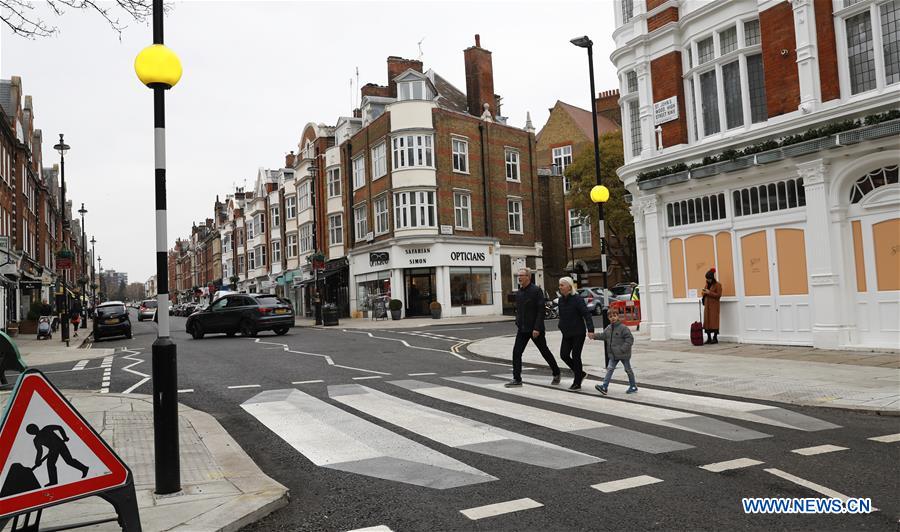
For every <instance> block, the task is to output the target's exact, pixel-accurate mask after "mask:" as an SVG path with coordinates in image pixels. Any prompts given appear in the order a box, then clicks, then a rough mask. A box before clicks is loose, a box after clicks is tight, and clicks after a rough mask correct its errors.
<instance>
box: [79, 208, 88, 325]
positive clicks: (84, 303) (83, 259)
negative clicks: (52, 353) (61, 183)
mask: <svg viewBox="0 0 900 532" xmlns="http://www.w3.org/2000/svg"><path fill="white" fill-rule="evenodd" d="M78 214H80V215H81V295H80V296H79V297H80V298H81V311H82V313H83V314H84V315H85V316H87V312H86V308H87V296H86V294H87V290H85V286H84V285H85V281H87V244H86V243H85V240H84V215H85V214H87V209H85V208H84V203H82V204H81V208H80V209H78ZM81 328H82V329H87V319H83V320H81Z"/></svg>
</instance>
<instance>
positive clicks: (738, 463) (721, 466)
mask: <svg viewBox="0 0 900 532" xmlns="http://www.w3.org/2000/svg"><path fill="white" fill-rule="evenodd" d="M762 463H763V462H760V461H759V460H754V459H752V458H738V459H736V460H728V461H727V462H716V463H714V464H706V465H704V466H700V469H705V470H707V471H711V472H713V473H721V472H722V471H731V470H732V469H741V468H744V467H751V466H755V465H759V464H762Z"/></svg>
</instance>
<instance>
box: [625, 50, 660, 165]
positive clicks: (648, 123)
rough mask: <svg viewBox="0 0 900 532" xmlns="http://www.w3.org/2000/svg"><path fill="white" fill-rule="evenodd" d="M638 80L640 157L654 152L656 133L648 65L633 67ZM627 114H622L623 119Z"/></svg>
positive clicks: (642, 64) (641, 64)
mask: <svg viewBox="0 0 900 532" xmlns="http://www.w3.org/2000/svg"><path fill="white" fill-rule="evenodd" d="M634 73H635V74H636V75H637V81H638V98H640V102H639V103H640V116H641V155H640V156H641V158H644V157H648V156H651V155H653V154H655V153H656V133H655V132H654V126H653V92H652V90H651V87H650V66H649V65H648V64H647V63H638V64H637V65H636V66H635V67H634ZM626 111H627V106H626ZM626 116H627V115H625V114H623V119H624V120H627V118H625V117H626Z"/></svg>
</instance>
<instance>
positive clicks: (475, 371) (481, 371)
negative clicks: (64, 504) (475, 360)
mask: <svg viewBox="0 0 900 532" xmlns="http://www.w3.org/2000/svg"><path fill="white" fill-rule="evenodd" d="M487 372H488V370H486V369H469V370H466V371H460V373H487Z"/></svg>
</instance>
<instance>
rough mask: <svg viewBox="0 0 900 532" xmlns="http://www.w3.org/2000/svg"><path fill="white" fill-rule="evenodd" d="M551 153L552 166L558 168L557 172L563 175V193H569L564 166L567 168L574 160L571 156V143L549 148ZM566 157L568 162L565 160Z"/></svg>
mask: <svg viewBox="0 0 900 532" xmlns="http://www.w3.org/2000/svg"><path fill="white" fill-rule="evenodd" d="M551 154H552V156H553V159H552V160H553V166H555V167H557V168H559V173H560V175H561V176H563V193H564V194H568V193H569V178H567V177H566V168H568V167H569V166H570V165H571V164H572V162H573V161H574V159H573V156H572V145H571V144H567V145H565V146H557V147H556V148H553V150H551ZM567 158H568V160H569V162H566V159H567Z"/></svg>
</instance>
